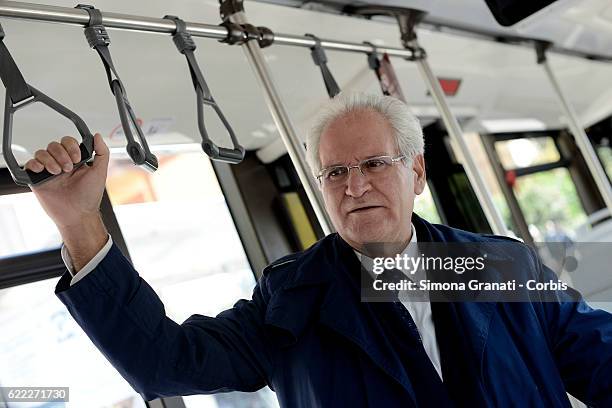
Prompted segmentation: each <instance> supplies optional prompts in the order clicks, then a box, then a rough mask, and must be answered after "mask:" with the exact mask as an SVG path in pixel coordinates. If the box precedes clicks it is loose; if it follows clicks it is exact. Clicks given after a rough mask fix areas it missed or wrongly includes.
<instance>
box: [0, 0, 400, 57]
mask: <svg viewBox="0 0 612 408" xmlns="http://www.w3.org/2000/svg"><path fill="white" fill-rule="evenodd" d="M0 16H2V17H10V18H18V19H26V20H35V21H46V22H54V23H64V24H73V25H79V26H84V25H85V24H87V23H88V22H89V14H87V12H86V11H85V10H81V9H76V8H70V7H60V6H48V5H43V4H33V3H22V2H17V1H0ZM102 24H103V25H104V26H105V27H106V28H116V29H122V30H131V31H140V32H152V33H159V34H173V33H174V31H175V29H176V26H175V24H174V22H172V21H170V20H167V19H163V18H154V17H141V16H133V15H129V14H120V13H112V12H103V13H102ZM186 24H187V27H186V29H187V32H189V34H191V35H192V36H195V37H206V38H213V39H217V40H222V39H224V38H226V37H227V29H226V28H225V27H222V26H219V25H213V24H201V23H190V22H187V23H186ZM274 43H275V44H279V45H290V46H297V47H305V48H310V47H313V46H314V45H315V42H314V40H313V39H312V38H309V37H303V36H296V35H291V34H277V33H275V34H274ZM321 45H322V46H323V48H326V49H329V50H336V51H350V52H362V53H368V52H372V51H374V50H375V49H374V48H373V47H372V46H370V45H366V44H359V43H351V42H345V41H332V40H323V39H322V40H321ZM376 51H378V52H381V53H382V52H386V53H387V54H389V55H391V56H396V57H402V58H410V57H412V52H411V51H409V50H406V49H403V48H393V47H376Z"/></svg>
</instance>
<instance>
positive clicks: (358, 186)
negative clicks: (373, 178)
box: [346, 167, 372, 197]
mask: <svg viewBox="0 0 612 408" xmlns="http://www.w3.org/2000/svg"><path fill="white" fill-rule="evenodd" d="M371 187H372V185H371V184H370V178H369V177H368V176H366V175H364V174H362V173H361V170H360V169H359V168H355V167H354V168H351V169H350V170H349V174H348V176H347V179H346V195H348V196H351V197H361V196H362V195H364V194H365V193H366V192H367V191H368V190H370V189H371Z"/></svg>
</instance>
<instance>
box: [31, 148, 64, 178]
mask: <svg viewBox="0 0 612 408" xmlns="http://www.w3.org/2000/svg"><path fill="white" fill-rule="evenodd" d="M34 158H35V159H36V160H38V161H39V162H40V163H42V165H43V166H45V168H46V169H47V171H48V172H49V173H51V174H60V173H61V172H62V168H61V166H60V165H59V164H58V163H57V162H56V161H55V159H54V158H53V157H52V156H51V155H50V154H49V152H48V151H46V150H37V151H36V153H34Z"/></svg>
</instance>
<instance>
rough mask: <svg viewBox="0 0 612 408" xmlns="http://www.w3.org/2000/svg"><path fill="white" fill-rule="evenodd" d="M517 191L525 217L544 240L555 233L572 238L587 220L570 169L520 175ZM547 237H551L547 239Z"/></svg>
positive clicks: (540, 238) (515, 187)
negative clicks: (575, 231)
mask: <svg viewBox="0 0 612 408" xmlns="http://www.w3.org/2000/svg"><path fill="white" fill-rule="evenodd" d="M514 191H515V194H516V197H517V199H518V202H519V204H520V206H521V208H522V210H523V214H524V215H525V219H526V220H527V222H528V223H529V225H530V226H535V227H536V229H535V230H534V229H533V228H532V234H533V233H535V234H538V233H539V236H536V237H534V238H536V241H541V242H542V241H545V240H549V239H550V238H552V236H553V235H554V234H557V235H559V236H561V235H562V234H565V235H566V236H567V237H568V238H571V236H572V235H573V231H574V230H575V229H576V228H577V227H578V226H579V225H581V224H582V223H584V222H585V221H586V214H585V213H584V209H583V208H582V205H581V204H580V199H579V198H578V193H577V192H576V188H575V186H574V183H573V182H572V179H571V177H570V174H569V171H568V170H567V169H566V168H564V167H559V168H556V169H553V170H548V171H543V172H539V173H534V174H529V175H525V176H521V177H519V178H517V180H516V184H515V185H514ZM547 237H548V239H547Z"/></svg>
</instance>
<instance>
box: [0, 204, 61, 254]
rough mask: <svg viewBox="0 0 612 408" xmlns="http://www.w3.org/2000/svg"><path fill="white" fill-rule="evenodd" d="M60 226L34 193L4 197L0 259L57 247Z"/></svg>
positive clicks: (1, 215) (0, 213)
mask: <svg viewBox="0 0 612 408" xmlns="http://www.w3.org/2000/svg"><path fill="white" fill-rule="evenodd" d="M60 245H61V239H60V235H59V232H58V231H57V228H55V225H54V224H53V222H52V221H51V220H50V219H49V217H47V214H45V212H44V210H43V209H42V208H41V207H40V204H38V201H37V200H36V197H34V194H33V193H21V194H9V195H2V196H0V258H9V257H12V256H16V255H22V254H26V253H32V252H40V251H44V250H50V249H57V248H59V246H60Z"/></svg>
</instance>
